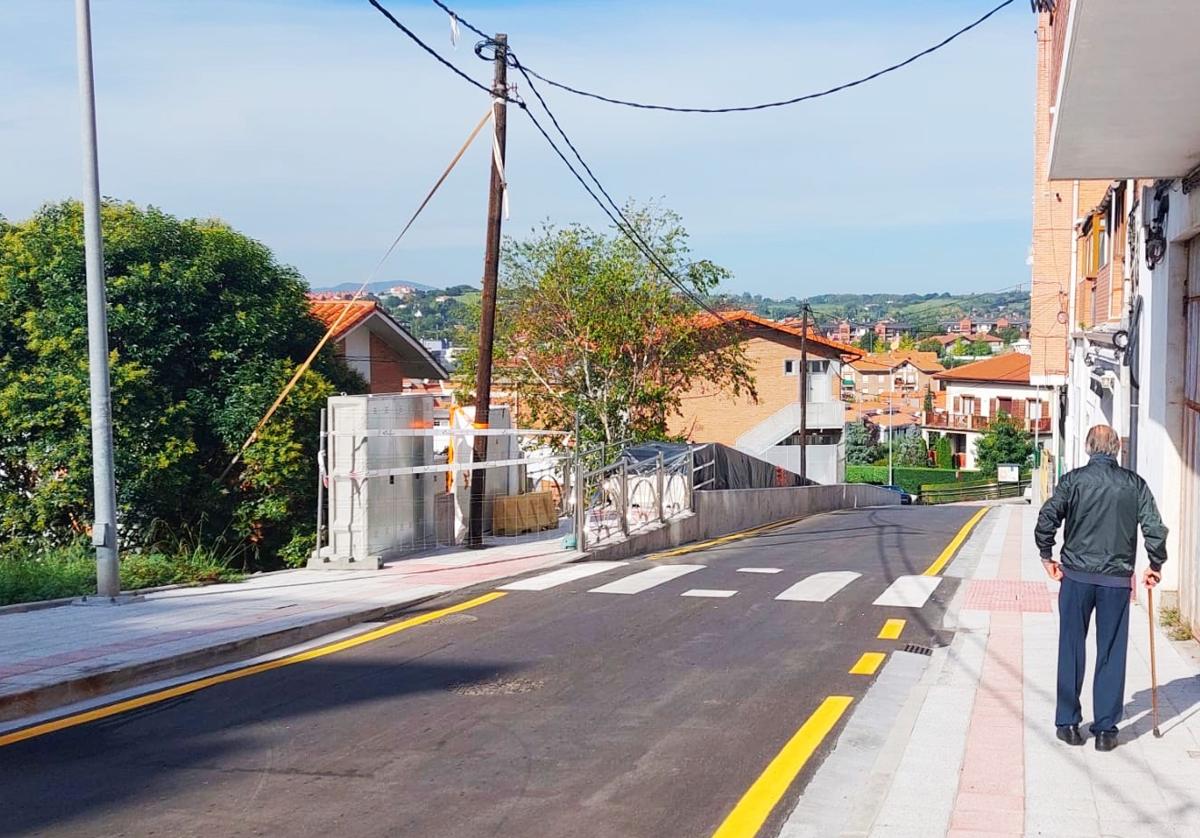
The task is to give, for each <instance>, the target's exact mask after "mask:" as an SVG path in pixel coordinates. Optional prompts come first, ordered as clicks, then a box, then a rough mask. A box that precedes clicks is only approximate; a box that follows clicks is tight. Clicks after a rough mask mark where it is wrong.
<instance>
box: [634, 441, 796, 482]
mask: <svg viewBox="0 0 1200 838" xmlns="http://www.w3.org/2000/svg"><path fill="white" fill-rule="evenodd" d="M688 448H691V449H692V450H693V451H694V452H695V461H694V462H695V467H696V469H697V471H696V482H697V483H704V484H705V485H704V486H701V487H700V489H701V491H703V490H705V489H771V488H775V487H779V486H805V485H808V486H815V485H816V481H814V480H801V479H800V475H798V474H796V473H795V472H791V471H788V470H787V469H784V468H780V467H779V466H776V465H772V464H771V463H768V462H766V461H765V460H760V459H758V458H757V457H751V456H750V455H749V454H744V453H742V452H741V451H738V450H737V449H736V448H730V447H729V446H727V445H721V444H719V443H714V444H712V445H688V444H687V443H683V442H642V443H638V444H636V445H630V446H628V447H627V448H625V450H624V451H622V452H621V456H620V458H619V460H624V461H625V462H627V463H629V465H639V466H640V465H645V464H647V463H650V462H653V461H654V460H655V459H656V458H657V457H658V455H659V454H660V453H661V454H662V455H663V460H664V461H666V462H667V463H671V462H672V461H673V460H674V461H675V462H674V464H673V465H672V467H671V468H670V469H669V470H670V471H673V472H674V471H680V470H682V469H683V468H686V466H685V465H684V463H686V462H687V461H686V460H685V459H683V455H684V454H686V453H687V450H688ZM701 466H703V468H701ZM710 479H711V482H708V481H709V480H710Z"/></svg>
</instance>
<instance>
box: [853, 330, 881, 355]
mask: <svg viewBox="0 0 1200 838" xmlns="http://www.w3.org/2000/svg"><path fill="white" fill-rule="evenodd" d="M878 342H879V336H878V335H877V334H875V331H874V330H873V329H867V331H866V332H864V333H863V336H862V337H861V338H859V339H858V344H857V346H858V347H859V348H860V349H862V350H863V351H865V352H874V351H875V345H876V344H877V343H878Z"/></svg>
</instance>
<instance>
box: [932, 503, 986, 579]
mask: <svg viewBox="0 0 1200 838" xmlns="http://www.w3.org/2000/svg"><path fill="white" fill-rule="evenodd" d="M989 508H990V507H987V506H985V507H984V508H983V509H980V510H979V511H978V512H976V513H975V514H974V515H972V516H971V520H969V521H967V523H965V524H963V526H962V529H961V530H959V531H958V532H957V533H956V534H955V535H954V538H952V539H950V543H949V544H947V545H946V549H945V550H943V551H942V552H941V555H939V556H938V557H937V558H936V559H934V560H933V564H931V565H930V566H929V567H927V568H925V573H923V574H922V575H923V576H937V575H938V574H939V573H941V572H942V568H944V567H945V566H946V565H947V564H949V563H950V559H952V558H954V553H955V552H956V551H957V550H958V548H959V547H961V546H962V543H963V542H964V541H966V540H967V536H968V535H970V534H971V530H973V529H975V525H976V524H978V523H979V521H980V520H981V519H982V518H983V516H984V515H986V514H987V513H988V509H989Z"/></svg>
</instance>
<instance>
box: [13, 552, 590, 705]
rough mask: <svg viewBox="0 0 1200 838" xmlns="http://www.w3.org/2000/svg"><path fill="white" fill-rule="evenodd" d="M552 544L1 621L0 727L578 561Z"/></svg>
mask: <svg viewBox="0 0 1200 838" xmlns="http://www.w3.org/2000/svg"><path fill="white" fill-rule="evenodd" d="M559 537H560V533H557V532H555V533H554V535H553V536H552V537H547V538H545V539H542V540H537V541H532V542H524V543H517V544H509V545H504V546H496V547H489V548H488V549H486V550H459V551H445V552H441V553H438V554H435V555H430V556H425V557H422V558H414V559H408V560H401V561H397V562H394V563H392V564H390V565H388V566H386V567H384V568H383V569H382V570H377V571H318V570H295V571H286V572H280V573H271V574H266V575H263V576H258V577H251V578H250V579H248V580H246V581H244V582H240V583H235V584H225V585H212V586H209V587H203V588H177V589H174V590H165V591H160V592H157V593H152V594H148V595H147V596H146V597H145V598H144V599H142V600H140V601H136V602H131V603H128V604H125V605H111V604H96V605H88V606H79V605H63V606H59V607H55V608H45V609H40V610H34V611H25V612H19V613H7V614H3V615H0V721H7V720H12V719H18V718H21V717H24V716H28V715H32V714H34V713H40V712H43V711H46V710H49V709H52V708H54V707H58V706H62V705H66V704H70V703H73V702H76V701H81V700H85V699H89V698H95V697H96V696H99V695H105V694H108V693H111V692H113V691H115V690H118V689H122V688H126V687H130V686H134V685H136V684H140V683H146V682H148V681H152V680H156V679H159V678H165V677H170V676H173V675H178V674H181V673H184V672H190V671H195V670H199V669H204V668H207V667H211V666H217V665H220V664H224V663H228V662H230V661H235V660H244V659H247V658H251V657H254V656H256V655H261V654H264V653H267V652H271V651H274V650H278V649H282V648H285V647H288V646H292V645H294V644H297V643H303V642H305V641H307V640H310V639H312V638H314V637H318V636H321V635H325V634H329V633H331V632H335V631H340V630H343V629H346V628H347V627H350V626H354V625H357V624H359V623H363V622H367V621H371V620H378V619H382V618H383V617H385V616H387V615H388V614H389V613H390V612H392V611H395V610H396V609H398V608H401V607H403V606H411V605H413V604H415V603H418V602H420V601H422V600H425V599H428V598H430V597H433V596H437V595H439V594H444V593H446V592H448V591H453V590H456V589H459V588H466V587H469V586H472V585H477V584H480V583H484V582H491V581H494V580H498V579H502V578H506V577H510V576H514V575H517V574H521V573H526V572H528V571H532V570H538V569H540V568H545V567H551V566H554V565H558V564H563V563H565V562H570V561H576V560H578V559H580V558H583V557H584V554H583V553H579V552H577V551H574V550H564V549H562V547H561V546H560V542H559Z"/></svg>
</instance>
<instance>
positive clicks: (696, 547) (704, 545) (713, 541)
mask: <svg viewBox="0 0 1200 838" xmlns="http://www.w3.org/2000/svg"><path fill="white" fill-rule="evenodd" d="M802 520H804V518H803V517H800V518H788V519H787V520H786V521H774V522H772V523H770V524H763V525H762V526H759V527H751V528H750V529H748V530H740V531H738V532H733V533H730V534H729V535H722V536H719V537H717V538H710V539H709V540H708V541H700V542H697V543H696V544H686V545H684V546H683V547H676V548H675V549H674V550H664V551H663V552H661V553H651V554H650V555H649V556H647V557H646V558H647V559H668V558H671V557H672V556H682V555H685V554H687V553H695V552H698V551H700V550H707V549H708V548H710V547H716V546H717V545H718V544H727V543H729V542H730V541H740V540H741V539H743V538H749V537H750V536H752V535H758V534H759V533H762V532H766V531H767V530H774V529H778V528H780V527H786V526H787V525H788V524H795V523H796V522H798V521H802Z"/></svg>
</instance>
